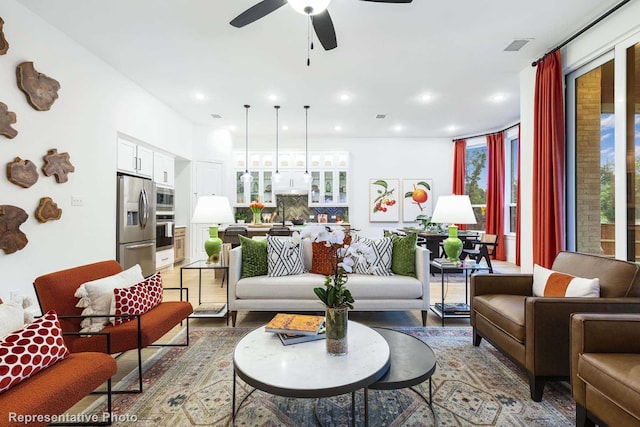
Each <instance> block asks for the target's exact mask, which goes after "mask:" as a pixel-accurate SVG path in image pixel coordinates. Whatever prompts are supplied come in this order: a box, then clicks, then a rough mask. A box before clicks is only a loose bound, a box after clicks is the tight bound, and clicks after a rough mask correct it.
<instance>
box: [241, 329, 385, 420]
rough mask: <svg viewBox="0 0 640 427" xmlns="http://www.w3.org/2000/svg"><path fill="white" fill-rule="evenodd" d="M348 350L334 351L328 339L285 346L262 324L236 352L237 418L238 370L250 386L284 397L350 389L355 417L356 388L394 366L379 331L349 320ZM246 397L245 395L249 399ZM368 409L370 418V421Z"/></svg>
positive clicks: (312, 396)
mask: <svg viewBox="0 0 640 427" xmlns="http://www.w3.org/2000/svg"><path fill="white" fill-rule="evenodd" d="M347 339H348V346H349V350H348V353H347V354H346V355H344V356H331V355H329V354H328V353H327V350H326V342H325V340H318V341H309V342H304V343H300V344H294V345H289V346H284V345H282V343H281V342H280V338H278V336H277V335H276V334H273V333H269V332H265V331H264V327H260V328H258V329H256V330H254V331H252V332H250V333H248V334H247V335H245V336H244V337H243V338H242V339H241V340H240V342H238V344H237V345H236V348H235V351H234V354H233V401H232V405H233V407H232V418H233V419H235V416H236V414H237V412H238V411H239V410H240V407H241V406H242V403H243V402H244V399H243V400H242V401H241V402H240V404H239V405H238V408H237V409H236V375H237V376H238V377H240V378H242V380H243V381H244V382H245V383H247V384H248V385H250V386H252V387H254V388H256V389H259V390H262V391H265V392H267V393H271V394H275V395H278V396H284V397H297V398H317V397H329V396H336V395H339V394H344V393H351V399H352V400H351V412H352V420H353V421H354V422H355V401H354V399H353V394H354V393H355V391H356V390H358V389H361V388H365V387H367V386H369V385H371V384H373V383H374V382H376V381H378V380H379V379H380V378H382V376H383V375H384V374H385V373H386V372H387V370H388V369H389V363H390V362H389V355H390V351H389V345H388V344H387V341H386V340H385V339H384V337H382V335H380V334H379V333H378V332H376V331H374V330H373V329H371V328H369V327H367V326H364V325H362V324H360V323H356V322H351V321H350V322H349V332H348V338H347ZM246 397H248V395H247V396H245V399H246ZM367 415H368V414H365V420H367V418H368V417H367Z"/></svg>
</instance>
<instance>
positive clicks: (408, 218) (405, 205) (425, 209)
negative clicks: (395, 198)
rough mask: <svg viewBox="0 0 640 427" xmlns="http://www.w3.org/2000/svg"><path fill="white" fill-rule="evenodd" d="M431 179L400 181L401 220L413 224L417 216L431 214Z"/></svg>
mask: <svg viewBox="0 0 640 427" xmlns="http://www.w3.org/2000/svg"><path fill="white" fill-rule="evenodd" d="M432 188H433V180H432V179H403V180H402V196H403V197H402V220H403V221H404V222H415V220H416V217H417V216H418V215H425V216H431V215H432V214H433V197H432V192H431V191H432Z"/></svg>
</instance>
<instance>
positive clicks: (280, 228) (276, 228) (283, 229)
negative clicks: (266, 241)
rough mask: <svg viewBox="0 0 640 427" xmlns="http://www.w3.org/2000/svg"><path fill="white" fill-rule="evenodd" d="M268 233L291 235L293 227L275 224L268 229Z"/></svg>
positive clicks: (272, 234) (270, 234)
mask: <svg viewBox="0 0 640 427" xmlns="http://www.w3.org/2000/svg"><path fill="white" fill-rule="evenodd" d="M267 235H269V236H291V229H290V228H289V227H283V226H281V225H280V226H278V225H274V226H273V227H271V228H270V229H269V231H267Z"/></svg>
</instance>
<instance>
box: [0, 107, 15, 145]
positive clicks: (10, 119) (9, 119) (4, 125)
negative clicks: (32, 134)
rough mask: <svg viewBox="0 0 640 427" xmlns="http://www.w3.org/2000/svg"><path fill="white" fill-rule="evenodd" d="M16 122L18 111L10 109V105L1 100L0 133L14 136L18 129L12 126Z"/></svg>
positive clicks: (9, 136) (8, 136)
mask: <svg viewBox="0 0 640 427" xmlns="http://www.w3.org/2000/svg"><path fill="white" fill-rule="evenodd" d="M15 122H16V113H14V112H13V111H9V107H7V104H5V103H4V102H0V135H4V136H6V137H7V138H9V139H11V138H14V137H15V136H16V135H17V134H18V131H17V130H15V129H14V128H12V127H11V125H12V124H14V123H15Z"/></svg>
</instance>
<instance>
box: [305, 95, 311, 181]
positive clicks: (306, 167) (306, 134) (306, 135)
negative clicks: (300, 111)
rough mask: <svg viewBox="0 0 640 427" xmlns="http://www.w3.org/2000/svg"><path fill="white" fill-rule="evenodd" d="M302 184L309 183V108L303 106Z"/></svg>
mask: <svg viewBox="0 0 640 427" xmlns="http://www.w3.org/2000/svg"><path fill="white" fill-rule="evenodd" d="M304 169H305V170H304V182H305V183H307V184H308V183H310V182H311V175H310V174H309V106H308V105H305V106H304Z"/></svg>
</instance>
